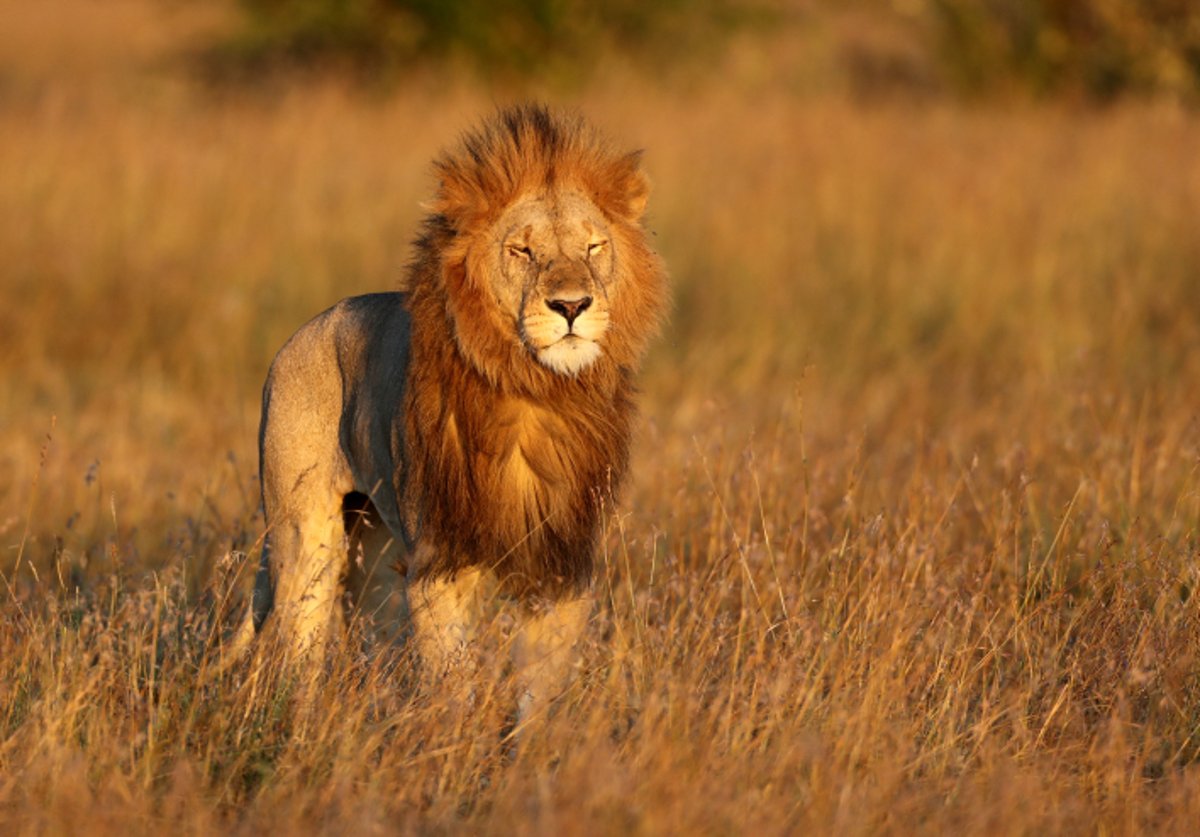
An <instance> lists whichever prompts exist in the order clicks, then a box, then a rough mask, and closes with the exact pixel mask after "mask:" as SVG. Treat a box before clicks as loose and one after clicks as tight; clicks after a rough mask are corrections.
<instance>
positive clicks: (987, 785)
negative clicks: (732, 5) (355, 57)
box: [0, 81, 1200, 833]
mask: <svg viewBox="0 0 1200 837" xmlns="http://www.w3.org/2000/svg"><path fill="white" fill-rule="evenodd" d="M29 89H33V90H34V92H33V93H29V92H28V90H26V92H25V93H22V94H21V95H14V96H9V97H7V98H0V183H3V184H4V187H3V188H2V189H0V254H2V255H3V264H4V265H5V268H4V270H3V272H2V273H0V284H2V287H3V291H4V305H3V306H0V364H2V365H3V368H4V370H5V375H4V381H5V386H4V387H3V388H2V389H0V416H3V421H0V544H2V545H3V547H4V550H3V552H0V572H2V573H3V575H4V585H3V589H0V602H2V603H0V608H2V610H3V624H4V627H3V629H2V630H0V822H2V823H7V824H11V825H13V826H17V827H20V828H22V829H26V830H40V831H49V832H75V831H79V830H84V829H86V830H89V831H93V832H125V831H128V830H129V829H130V828H131V827H133V828H141V829H144V828H145V827H146V825H147V824H156V825H157V824H162V825H166V826H169V827H176V826H177V827H178V828H180V829H183V830H194V831H198V832H203V831H210V830H214V829H218V828H223V827H227V826H230V825H235V826H238V827H241V828H244V829H246V830H251V829H255V830H257V829H259V828H271V829H273V830H280V829H282V830H283V831H284V832H288V831H293V830H328V831H333V830H336V831H339V832H340V831H351V830H353V831H357V830H361V829H365V828H380V829H389V830H390V829H394V828H397V827H398V828H400V829H402V830H406V831H407V830H412V831H418V830H420V831H429V830H440V829H450V828H454V829H457V828H470V829H477V830H486V831H512V830H517V831H559V830H577V831H609V832H613V831H619V832H625V831H629V830H640V831H647V832H672V833H681V832H682V833H687V832H694V831H699V832H729V831H738V832H743V831H744V832H747V833H753V832H762V831H766V832H773V833H778V832H784V831H791V832H803V831H804V830H806V829H808V830H817V831H820V832H830V831H836V832H877V831H905V832H907V831H912V830H914V829H928V830H938V831H960V830H961V831H989V832H990V831H1013V832H1021V831H1024V832H1031V831H1036V832H1041V831H1045V830H1058V831H1062V830H1069V831H1076V830H1078V831H1098V830H1101V829H1103V830H1107V831H1118V832H1129V831H1140V830H1151V829H1153V830H1186V829H1187V828H1189V827H1190V826H1191V824H1192V823H1194V822H1195V820H1196V815H1197V813H1200V812H1197V810H1196V806H1197V803H1196V801H1195V800H1196V799H1197V798H1200V794H1198V792H1200V786H1198V784H1197V782H1198V780H1197V774H1196V772H1195V767H1194V762H1195V760H1196V757H1197V753H1198V748H1200V736H1198V732H1200V708H1198V707H1200V699H1198V698H1200V695H1198V689H1200V682H1198V680H1197V676H1196V672H1197V670H1198V665H1200V656H1198V650H1200V649H1198V639H1197V638H1198V637H1200V633H1198V631H1200V624H1198V613H1197V604H1196V598H1195V595H1194V592H1195V590H1196V587H1197V584H1198V583H1200V577H1198V570H1197V566H1198V561H1197V559H1198V558H1200V555H1198V554H1197V552H1198V548H1197V530H1198V528H1200V395H1197V387H1196V382H1197V381H1198V380H1200V355H1198V354H1197V352H1196V349H1195V347H1196V346H1197V345H1200V237H1198V235H1197V227H1196V219H1197V218H1200V157H1198V156H1197V155H1196V153H1195V149H1196V148H1198V147H1200V121H1198V120H1197V119H1196V117H1195V115H1194V114H1190V113H1186V112H1180V111H1177V110H1175V109H1173V108H1170V107H1166V106H1153V105H1126V106H1122V107H1119V108H1113V109H1110V110H1105V111H1099V112H1093V111H1074V110H1067V109H1064V108H1059V107H1052V106H1042V107H1037V108H1032V107H1022V108H1014V109H1007V110H1005V109H998V108H987V107H976V108H973V109H962V108H956V107H950V106H928V107H922V108H914V107H905V106H900V105H890V106H881V107H875V108H861V107H854V106H850V105H847V104H845V103H842V102H839V101H828V100H822V99H817V100H813V99H806V100H797V99H795V98H794V97H792V96H791V95H789V94H788V93H787V92H786V91H781V90H775V89H770V88H767V89H756V91H755V92H754V94H753V95H744V94H743V91H741V90H740V89H739V88H736V87H732V86H726V85H722V84H721V83H719V82H714V83H713V84H712V85H709V86H708V87H705V88H703V89H698V90H694V91H692V92H691V93H690V94H689V95H688V96H687V97H686V98H684V97H680V96H678V95H675V94H671V93H669V92H663V91H658V90H642V91H639V92H636V93H634V94H630V92H629V91H628V90H627V89H623V88H620V89H618V88H617V87H615V86H614V87H613V88H605V87H601V88H598V89H596V90H595V91H592V92H590V93H587V94H585V95H583V96H581V97H580V99H579V100H578V101H576V102H575V104H578V105H579V106H580V107H581V108H582V109H583V111H584V112H585V113H586V114H588V115H589V116H590V117H591V118H592V119H593V120H594V121H596V122H597V123H599V124H601V125H602V126H604V127H605V128H606V129H608V130H609V131H610V132H611V133H613V134H614V135H616V136H617V137H618V138H620V139H621V140H622V141H623V142H626V143H628V144H631V145H640V146H644V147H645V148H646V149H647V155H646V165H647V168H648V169H649V171H650V173H651V175H652V177H653V179H654V183H655V193H654V198H653V201H652V213H651V226H652V227H653V228H654V230H655V232H656V239H655V240H656V243H657V245H658V246H659V248H660V249H661V251H662V253H663V254H664V256H665V257H666V259H667V262H668V264H669V265H670V267H671V270H672V274H673V281H674V285H675V289H676V306H675V312H674V316H673V320H672V324H671V326H670V327H669V329H668V332H667V334H666V335H665V336H664V338H663V340H662V341H660V343H659V344H658V345H657V346H656V348H655V350H654V352H653V354H652V356H651V357H650V359H649V362H648V366H647V369H646V374H645V375H644V376H643V380H642V389H643V394H642V403H643V411H642V412H643V422H642V429H641V432H640V437H639V442H638V455H637V461H636V464H635V466H634V471H633V474H632V476H631V479H630V483H629V485H628V486H627V489H626V491H625V496H624V499H623V502H622V504H621V506H620V507H619V508H618V509H616V510H613V512H612V514H611V516H610V518H609V523H608V529H607V533H606V537H605V539H604V543H603V549H602V555H601V569H600V572H599V573H598V578H597V582H596V593H597V601H598V605H597V608H596V610H595V612H594V614H593V618H592V622H591V625H590V628H589V632H588V636H587V641H586V643H585V645H584V648H583V653H582V657H581V663H580V670H579V676H578V678H577V680H576V684H575V686H574V687H573V688H572V690H571V691H570V692H569V693H568V694H567V695H565V696H564V698H563V700H562V701H561V703H560V705H559V707H558V709H557V711H556V712H555V713H554V714H553V715H552V716H551V717H548V718H545V719H542V720H541V721H540V722H539V723H538V724H537V725H536V727H535V729H533V730H532V731H527V732H528V733H529V734H527V735H525V736H524V737H523V738H522V740H521V743H520V745H519V746H516V747H514V746H512V744H511V742H507V741H505V740H504V737H503V736H504V731H505V730H506V729H507V728H508V725H509V722H510V721H509V718H508V714H509V708H510V706H511V687H510V684H509V683H508V680H507V673H506V672H505V671H504V670H503V667H502V663H501V662H500V661H501V660H503V658H504V655H503V653H501V652H502V651H503V645H504V643H505V642H506V641H507V639H508V637H507V630H508V622H507V621H506V617H505V614H504V613H503V608H500V607H498V608H497V614H496V619H495V623H494V625H493V627H492V630H491V631H490V633H489V639H488V640H487V643H486V650H487V652H488V655H487V662H486V663H485V665H484V669H483V672H482V673H481V675H480V679H479V682H478V683H477V684H476V695H477V699H476V703H475V706H474V707H473V709H472V711H470V712H466V713H462V712H456V711H455V710H454V708H453V707H451V706H448V705H446V704H445V703H442V702H439V701H437V700H436V699H430V698H429V697H427V696H422V695H419V694H417V693H416V692H415V691H414V689H413V686H412V683H411V682H410V677H409V675H408V673H409V672H410V671H411V660H409V659H408V657H407V656H406V655H407V652H406V651H405V650H404V649H403V648H396V647H391V646H385V645H382V644H379V643H375V644H370V643H368V644H367V645H366V646H364V645H362V644H361V643H357V642H352V643H348V644H347V647H346V649H344V651H343V653H341V654H340V655H338V656H337V658H336V659H335V660H334V661H333V662H332V663H331V673H330V676H329V678H328V679H327V680H326V681H325V682H324V683H323V684H322V685H321V686H320V687H318V690H317V691H316V692H315V693H312V694H299V693H298V692H297V691H296V690H295V689H293V688H292V687H291V686H290V685H289V683H288V681H287V674H286V672H280V671H278V670H277V669H276V667H275V657H273V656H272V654H271V653H270V649H269V648H266V649H264V653H263V654H262V655H261V656H260V658H259V659H258V661H257V662H256V663H252V664H246V665H244V666H240V667H238V666H235V667H233V668H231V669H229V670H224V671H223V670H221V668H220V666H219V656H218V652H219V649H220V647H221V645H222V643H223V642H224V641H225V639H226V638H227V630H228V627H229V625H230V624H231V620H234V619H236V617H237V615H238V614H239V613H240V608H241V607H242V605H243V604H244V594H245V590H246V582H247V581H248V575H249V571H248V567H249V566H252V565H253V563H254V561H255V560H256V556H257V549H258V544H259V539H260V536H261V534H262V521H261V519H259V518H258V517H257V512H256V505H257V490H258V489H257V481H256V476H255V474H256V454H255V450H254V438H255V432H256V426H257V420H258V398H259V387H260V385H261V380H262V377H263V374H264V372H265V369H266V365H267V363H268V362H269V360H270V357H271V355H272V353H273V352H274V350H275V349H276V348H277V347H278V345H279V344H280V343H281V342H282V341H283V339H285V338H286V336H287V335H288V334H289V333H290V332H291V331H292V330H294V328H295V327H296V326H297V325H299V323H301V322H302V321H303V320H305V319H306V318H307V317H309V316H311V315H312V314H314V313H316V312H317V311H319V310H321V309H322V308H323V307H325V306H327V305H328V304H330V303H332V302H333V301H335V300H336V299H337V298H339V297H341V296H344V295H347V294H351V293H358V292H362V291H367V290H374V289H380V288H388V287H391V286H393V285H395V284H396V282H397V281H398V279H399V276H400V275H401V271H402V269H403V264H404V262H405V259H406V258H407V252H408V251H407V241H408V240H409V239H410V238H411V237H412V236H413V235H414V233H415V230H416V224H417V221H418V219H419V217H420V213H421V209H420V206H419V203H420V201H421V200H423V199H425V198H426V197H427V196H428V194H429V191H430V186H431V183H430V180H429V175H428V169H427V164H428V160H429V158H430V157H431V156H432V154H433V153H434V152H435V151H436V150H437V149H438V148H439V147H440V146H441V145H443V144H444V143H446V142H447V141H449V140H451V139H452V138H453V137H454V136H455V135H456V134H457V132H458V131H459V130H460V129H462V128H463V127H465V126H466V125H467V124H468V123H470V122H471V121H473V120H474V119H475V118H476V117H477V116H478V115H479V114H481V113H483V112H486V111H487V110H488V109H489V108H490V107H491V101H490V99H489V98H488V97H487V96H484V95H482V94H477V93H472V92H470V91H459V92H456V93H454V94H451V95H449V96H447V97H445V98H440V97H438V96H435V95H433V93H431V91H430V90H429V89H427V88H425V87H422V86H420V85H414V87H413V89H412V90H409V91H407V92H403V91H402V92H400V93H399V94H397V96H396V97H395V98H394V99H389V100H386V101H379V100H367V99H363V98H361V97H359V96H356V95H353V94H347V93H346V92H344V91H342V90H340V89H339V88H337V87H336V86H326V87H318V88H315V89H310V90H307V91H300V90H294V91H291V92H288V93H286V94H283V95H281V97H280V98H279V99H278V100H275V101H268V100H266V99H265V98H263V97H259V98H256V99H254V100H253V101H244V100H236V99H229V98H222V97H213V96H209V95H206V94H203V93H200V92H197V91H194V90H191V89H190V88H188V87H187V86H186V85H182V84H179V83H177V82H169V83H168V82H164V83H163V86H162V87H154V88H153V89H142V88H139V87H137V86H136V85H134V86H132V87H125V86H122V85H120V84H111V85H106V86H101V87H95V88H93V87H85V88H74V87H72V86H71V85H68V84H65V83H63V82H61V81H55V82H53V83H51V82H46V86H45V87H44V88H36V86H35V87H34V88H29ZM52 417H53V418H52ZM52 420H53V426H52ZM47 434H50V439H49V442H48V443H47V441H46V437H47ZM18 557H19V560H18Z"/></svg>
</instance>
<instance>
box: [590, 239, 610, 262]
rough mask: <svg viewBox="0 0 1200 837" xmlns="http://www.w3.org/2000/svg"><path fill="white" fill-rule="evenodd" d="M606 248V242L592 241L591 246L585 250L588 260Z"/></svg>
mask: <svg viewBox="0 0 1200 837" xmlns="http://www.w3.org/2000/svg"><path fill="white" fill-rule="evenodd" d="M607 246H608V242H607V241H593V242H592V243H591V244H589V245H588V249H587V254H588V258H589V259H590V258H592V256H595V255H598V254H599V253H600V252H601V251H602V250H603V249H604V248H605V247H607Z"/></svg>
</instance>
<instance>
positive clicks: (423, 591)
mask: <svg viewBox="0 0 1200 837" xmlns="http://www.w3.org/2000/svg"><path fill="white" fill-rule="evenodd" d="M481 580H482V573H481V572H480V570H478V569H476V568H473V567H472V568H468V569H464V570H461V571H459V572H458V573H456V574H455V575H453V576H451V577H449V578H445V577H437V576H435V577H425V578H418V579H417V580H415V581H412V582H411V583H410V584H409V588H408V606H409V612H410V618H411V619H412V626H413V640H414V642H415V643H416V648H417V653H418V654H419V655H420V657H421V666H422V669H423V672H424V677H425V679H426V680H427V681H429V682H437V681H439V680H443V679H448V680H450V681H456V684H455V686H454V689H452V691H453V690H456V689H466V688H469V685H470V684H469V680H470V676H471V675H472V674H473V673H474V672H475V669H476V667H477V662H478V661H477V658H476V656H475V652H476V649H475V640H476V634H477V632H478V624H479V615H480V610H481V604H482V603H481V602H480V590H479V587H480V581H481Z"/></svg>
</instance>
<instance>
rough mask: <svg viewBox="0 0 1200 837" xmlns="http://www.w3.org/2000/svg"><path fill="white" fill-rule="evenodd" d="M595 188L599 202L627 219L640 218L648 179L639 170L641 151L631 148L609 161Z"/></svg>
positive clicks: (643, 209)
mask: <svg viewBox="0 0 1200 837" xmlns="http://www.w3.org/2000/svg"><path fill="white" fill-rule="evenodd" d="M606 174H607V176H606V177H605V183H604V185H603V187H602V188H601V189H599V190H598V192H599V194H598V195H597V197H598V198H599V199H600V203H601V204H602V205H603V206H605V207H607V208H608V210H609V211H610V212H612V213H613V214H614V215H618V216H620V217H621V218H624V219H625V220H627V221H635V222H636V221H640V220H641V219H642V216H643V215H645V214H646V202H647V201H648V200H649V199H650V181H649V179H648V178H647V177H646V174H645V172H643V171H642V152H640V151H634V152H632V153H629V154H626V155H625V156H623V157H618V158H617V159H616V160H614V161H613V163H612V165H611V167H610V168H609V170H608V172H607V173H606Z"/></svg>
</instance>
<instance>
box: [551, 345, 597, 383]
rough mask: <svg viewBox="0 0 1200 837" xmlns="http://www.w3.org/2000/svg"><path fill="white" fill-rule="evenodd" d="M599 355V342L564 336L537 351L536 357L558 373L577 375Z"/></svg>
mask: <svg viewBox="0 0 1200 837" xmlns="http://www.w3.org/2000/svg"><path fill="white" fill-rule="evenodd" d="M598 357H600V344H599V343H594V342H592V341H591V340H584V339H582V338H579V337H564V338H563V339H562V340H558V341H556V342H554V343H551V344H550V345H549V346H547V347H546V348H544V349H541V350H539V351H538V353H537V359H538V360H539V361H541V363H542V365H543V366H548V367H549V368H551V369H553V370H554V371H555V372H557V373H558V374H560V375H571V376H574V375H578V374H579V373H580V372H582V371H583V370H584V369H587V368H588V367H589V366H591V365H592V364H593V363H595V361H596V358H598Z"/></svg>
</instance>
